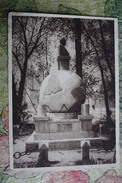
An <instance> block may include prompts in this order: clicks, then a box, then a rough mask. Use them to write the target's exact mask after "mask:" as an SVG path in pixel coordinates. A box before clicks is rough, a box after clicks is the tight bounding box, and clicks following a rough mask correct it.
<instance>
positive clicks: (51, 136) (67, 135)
mask: <svg viewBox="0 0 122 183" xmlns="http://www.w3.org/2000/svg"><path fill="white" fill-rule="evenodd" d="M87 137H91V138H92V137H94V132H93V131H88V132H87V131H80V132H62V133H59V132H58V133H43V134H34V140H58V139H59V140H61V139H77V138H87Z"/></svg>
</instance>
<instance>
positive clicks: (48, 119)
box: [26, 38, 94, 161]
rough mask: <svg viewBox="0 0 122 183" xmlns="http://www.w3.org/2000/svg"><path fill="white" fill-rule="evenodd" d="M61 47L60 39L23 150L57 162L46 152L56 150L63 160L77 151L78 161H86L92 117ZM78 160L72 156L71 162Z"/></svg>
mask: <svg viewBox="0 0 122 183" xmlns="http://www.w3.org/2000/svg"><path fill="white" fill-rule="evenodd" d="M65 45H66V40H65V39H64V38H63V39H61V41H60V46H59V55H58V58H57V61H58V70H57V71H56V72H55V73H52V74H50V75H48V76H47V77H46V78H45V79H44V81H43V83H42V85H41V88H40V103H39V111H38V114H37V115H35V116H34V122H35V132H34V133H33V134H32V135H31V137H30V138H29V139H28V141H27V142H26V150H27V151H28V150H31V151H38V152H40V156H41V154H42V157H41V159H43V157H44V160H47V159H48V161H56V160H58V161H60V157H59V156H58V157H55V156H52V155H51V153H50V152H56V151H64V157H65V152H66V151H69V152H70V153H72V154H73V153H75V152H76V151H79V152H80V153H79V157H80V159H82V158H83V157H85V158H86V157H88V158H89V147H90V139H93V138H94V133H93V131H92V119H93V116H91V115H90V114H89V108H88V107H89V106H88V105H85V104H84V103H85V100H86V89H85V84H84V82H83V81H82V79H81V78H80V77H79V76H78V75H77V74H76V73H73V72H71V71H70V70H69V60H70V56H69V53H68V51H67V50H66V48H65ZM35 145H36V149H34V148H33V147H35ZM86 146H87V147H86ZM44 149H46V151H45V152H46V155H45V156H44ZM86 149H87V150H88V152H87V154H86V151H87V150H86ZM84 152H85V154H86V155H85V154H84ZM79 157H76V156H74V155H73V156H72V160H74V161H76V160H78V159H77V158H79Z"/></svg>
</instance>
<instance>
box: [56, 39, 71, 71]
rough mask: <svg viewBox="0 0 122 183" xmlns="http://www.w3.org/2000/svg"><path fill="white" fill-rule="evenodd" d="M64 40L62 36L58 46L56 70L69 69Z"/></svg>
mask: <svg viewBox="0 0 122 183" xmlns="http://www.w3.org/2000/svg"><path fill="white" fill-rule="evenodd" d="M65 45H66V40H65V38H62V39H61V40H60V45H59V47H58V59H57V60H58V70H69V60H70V56H69V52H68V51H67V49H66V48H65Z"/></svg>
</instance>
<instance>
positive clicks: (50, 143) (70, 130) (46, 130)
mask: <svg viewBox="0 0 122 183" xmlns="http://www.w3.org/2000/svg"><path fill="white" fill-rule="evenodd" d="M60 115H63V116H65V113H64V114H60ZM69 115H70V114H69ZM65 117H66V116H65ZM92 119H93V117H92V116H91V115H85V116H83V115H78V118H77V119H67V118H66V119H63V118H62V119H61V118H51V116H35V117H34V121H35V132H34V133H33V134H32V135H31V136H30V137H29V139H28V140H27V142H26V151H31V152H40V156H42V157H41V161H42V160H43V159H44V160H47V159H48V161H52V160H53V161H61V159H60V155H59V156H58V157H55V156H53V153H52V152H55V153H56V152H60V151H63V154H64V155H63V158H66V159H67V155H65V154H67V153H66V151H69V153H70V154H72V153H73V154H72V155H71V159H72V161H76V159H77V158H78V159H80V160H81V159H82V157H85V156H86V155H87V157H88V158H89V149H90V140H94V139H95V138H94V132H93V131H92ZM75 153H78V157H77V158H76V157H75V155H74V154H75ZM44 154H46V156H45V155H44ZM58 154H60V153H58ZM43 156H44V157H43ZM72 156H73V157H72ZM61 157H62V156H61ZM56 158H57V160H56Z"/></svg>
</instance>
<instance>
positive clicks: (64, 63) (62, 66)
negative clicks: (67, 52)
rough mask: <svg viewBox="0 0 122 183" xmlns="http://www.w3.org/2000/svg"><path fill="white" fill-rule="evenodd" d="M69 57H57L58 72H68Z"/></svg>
mask: <svg viewBox="0 0 122 183" xmlns="http://www.w3.org/2000/svg"><path fill="white" fill-rule="evenodd" d="M70 58H71V57H69V56H58V58H57V61H58V70H69V60H70Z"/></svg>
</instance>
